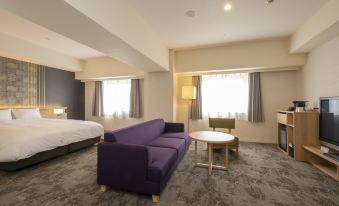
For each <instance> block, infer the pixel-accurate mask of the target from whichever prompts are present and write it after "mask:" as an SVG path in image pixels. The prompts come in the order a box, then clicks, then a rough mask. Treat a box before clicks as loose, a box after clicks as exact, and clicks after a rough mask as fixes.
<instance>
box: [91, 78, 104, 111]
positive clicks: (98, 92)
mask: <svg viewBox="0 0 339 206" xmlns="http://www.w3.org/2000/svg"><path fill="white" fill-rule="evenodd" d="M94 87H95V88H94V96H93V108H92V115H93V116H96V117H102V116H104V102H103V87H102V82H101V81H96V82H95V86H94Z"/></svg>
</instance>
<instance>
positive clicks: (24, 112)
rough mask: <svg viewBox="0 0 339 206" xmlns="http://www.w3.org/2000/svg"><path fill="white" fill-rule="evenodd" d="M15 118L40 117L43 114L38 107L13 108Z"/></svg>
mask: <svg viewBox="0 0 339 206" xmlns="http://www.w3.org/2000/svg"><path fill="white" fill-rule="evenodd" d="M12 113H13V116H14V118H15V119H40V118H42V117H41V114H40V111H39V109H38V108H34V109H12Z"/></svg>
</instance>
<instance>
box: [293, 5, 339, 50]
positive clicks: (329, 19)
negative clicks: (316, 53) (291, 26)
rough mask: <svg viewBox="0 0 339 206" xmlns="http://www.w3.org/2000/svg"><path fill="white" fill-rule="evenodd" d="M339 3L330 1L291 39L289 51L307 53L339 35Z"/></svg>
mask: <svg viewBox="0 0 339 206" xmlns="http://www.w3.org/2000/svg"><path fill="white" fill-rule="evenodd" d="M338 11H339V1H338V0H330V1H328V2H327V3H326V4H325V5H324V6H323V7H321V8H320V9H319V10H318V11H317V12H316V13H315V14H314V15H313V16H311V18H309V19H308V20H307V21H306V22H305V23H304V24H303V25H302V26H300V27H299V29H298V30H297V31H296V32H295V33H294V34H293V35H292V37H291V46H290V51H291V52H293V53H298V52H299V53H300V52H309V51H310V50H311V49H313V48H315V47H317V46H320V45H321V44H323V43H325V42H327V41H328V40H330V39H332V38H334V37H335V36H337V35H338V34H339V12H338Z"/></svg>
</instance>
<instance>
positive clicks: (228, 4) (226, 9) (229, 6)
mask: <svg viewBox="0 0 339 206" xmlns="http://www.w3.org/2000/svg"><path fill="white" fill-rule="evenodd" d="M231 9H232V4H231V3H227V4H225V6H224V10H225V11H229V10H231Z"/></svg>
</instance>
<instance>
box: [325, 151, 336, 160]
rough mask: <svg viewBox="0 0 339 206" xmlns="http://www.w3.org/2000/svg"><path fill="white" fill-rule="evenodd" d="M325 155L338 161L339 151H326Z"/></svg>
mask: <svg viewBox="0 0 339 206" xmlns="http://www.w3.org/2000/svg"><path fill="white" fill-rule="evenodd" d="M325 155H326V156H329V157H330V158H332V159H334V160H335V161H337V162H339V153H327V154H325Z"/></svg>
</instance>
